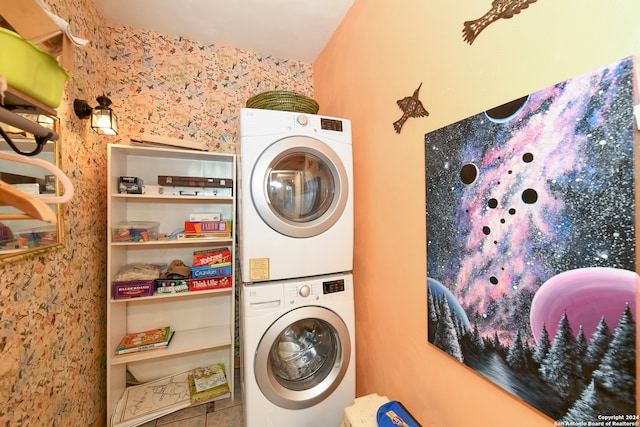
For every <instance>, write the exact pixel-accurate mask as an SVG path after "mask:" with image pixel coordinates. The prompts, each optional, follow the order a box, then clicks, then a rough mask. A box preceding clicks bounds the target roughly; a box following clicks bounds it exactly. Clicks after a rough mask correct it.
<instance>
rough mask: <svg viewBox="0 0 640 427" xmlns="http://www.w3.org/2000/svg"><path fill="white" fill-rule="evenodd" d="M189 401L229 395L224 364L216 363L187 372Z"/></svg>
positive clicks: (214, 398) (201, 400) (216, 398)
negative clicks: (189, 391)
mask: <svg viewBox="0 0 640 427" xmlns="http://www.w3.org/2000/svg"><path fill="white" fill-rule="evenodd" d="M189 387H190V389H191V403H192V404H193V403H203V402H209V401H212V400H219V399H224V398H227V397H230V396H231V391H230V390H229V383H227V377H226V374H225V369H224V364H222V363H218V364H215V365H211V366H206V367H203V368H197V369H194V370H193V371H191V372H189Z"/></svg>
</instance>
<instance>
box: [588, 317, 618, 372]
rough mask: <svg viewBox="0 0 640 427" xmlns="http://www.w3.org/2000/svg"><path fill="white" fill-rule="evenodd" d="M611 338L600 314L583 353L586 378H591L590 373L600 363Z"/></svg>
mask: <svg viewBox="0 0 640 427" xmlns="http://www.w3.org/2000/svg"><path fill="white" fill-rule="evenodd" d="M612 339H613V335H612V334H611V331H610V330H609V326H608V325H607V322H606V321H605V320H604V316H602V317H601V318H600V322H599V323H598V326H597V327H596V330H595V332H594V333H593V334H592V335H591V339H590V340H589V347H587V352H586V354H585V355H584V367H585V377H586V378H587V379H590V378H591V373H592V372H593V371H595V370H596V368H597V367H598V365H599V364H600V361H601V360H602V358H603V357H604V354H605V353H606V351H607V348H609V343H610V342H611V340H612Z"/></svg>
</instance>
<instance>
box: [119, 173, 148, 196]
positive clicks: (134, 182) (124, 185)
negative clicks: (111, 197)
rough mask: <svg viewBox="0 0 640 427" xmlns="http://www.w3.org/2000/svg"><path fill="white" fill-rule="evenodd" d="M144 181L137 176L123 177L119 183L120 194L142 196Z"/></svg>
mask: <svg viewBox="0 0 640 427" xmlns="http://www.w3.org/2000/svg"><path fill="white" fill-rule="evenodd" d="M143 186H144V181H143V180H142V179H140V178H138V177H136V176H121V177H120V180H119V181H118V193H125V194H142V187H143Z"/></svg>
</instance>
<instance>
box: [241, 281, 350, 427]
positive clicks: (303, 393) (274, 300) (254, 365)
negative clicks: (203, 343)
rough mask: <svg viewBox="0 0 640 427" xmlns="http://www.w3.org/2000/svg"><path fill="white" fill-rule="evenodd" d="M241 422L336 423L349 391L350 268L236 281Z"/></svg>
mask: <svg viewBox="0 0 640 427" xmlns="http://www.w3.org/2000/svg"><path fill="white" fill-rule="evenodd" d="M240 310H241V316H240V339H241V346H240V348H241V353H242V359H243V360H242V362H243V369H242V370H241V374H242V375H241V379H242V402H243V410H244V418H245V425H246V427H298V426H305V427H330V426H336V427H337V426H339V425H340V422H341V421H342V416H343V412H344V408H346V407H347V406H349V405H351V404H352V403H353V399H354V398H355V329H354V310H353V280H352V276H351V274H334V275H327V276H317V277H314V278H306V279H300V280H297V279H289V280H284V281H275V282H267V283H260V284H255V285H245V284H243V285H242V286H241V294H240Z"/></svg>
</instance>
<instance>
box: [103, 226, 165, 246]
mask: <svg viewBox="0 0 640 427" xmlns="http://www.w3.org/2000/svg"><path fill="white" fill-rule="evenodd" d="M159 226H160V223H159V222H150V221H128V222H121V223H119V224H116V225H114V226H113V227H112V228H111V239H112V241H114V242H147V241H149V240H158V227H159Z"/></svg>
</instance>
